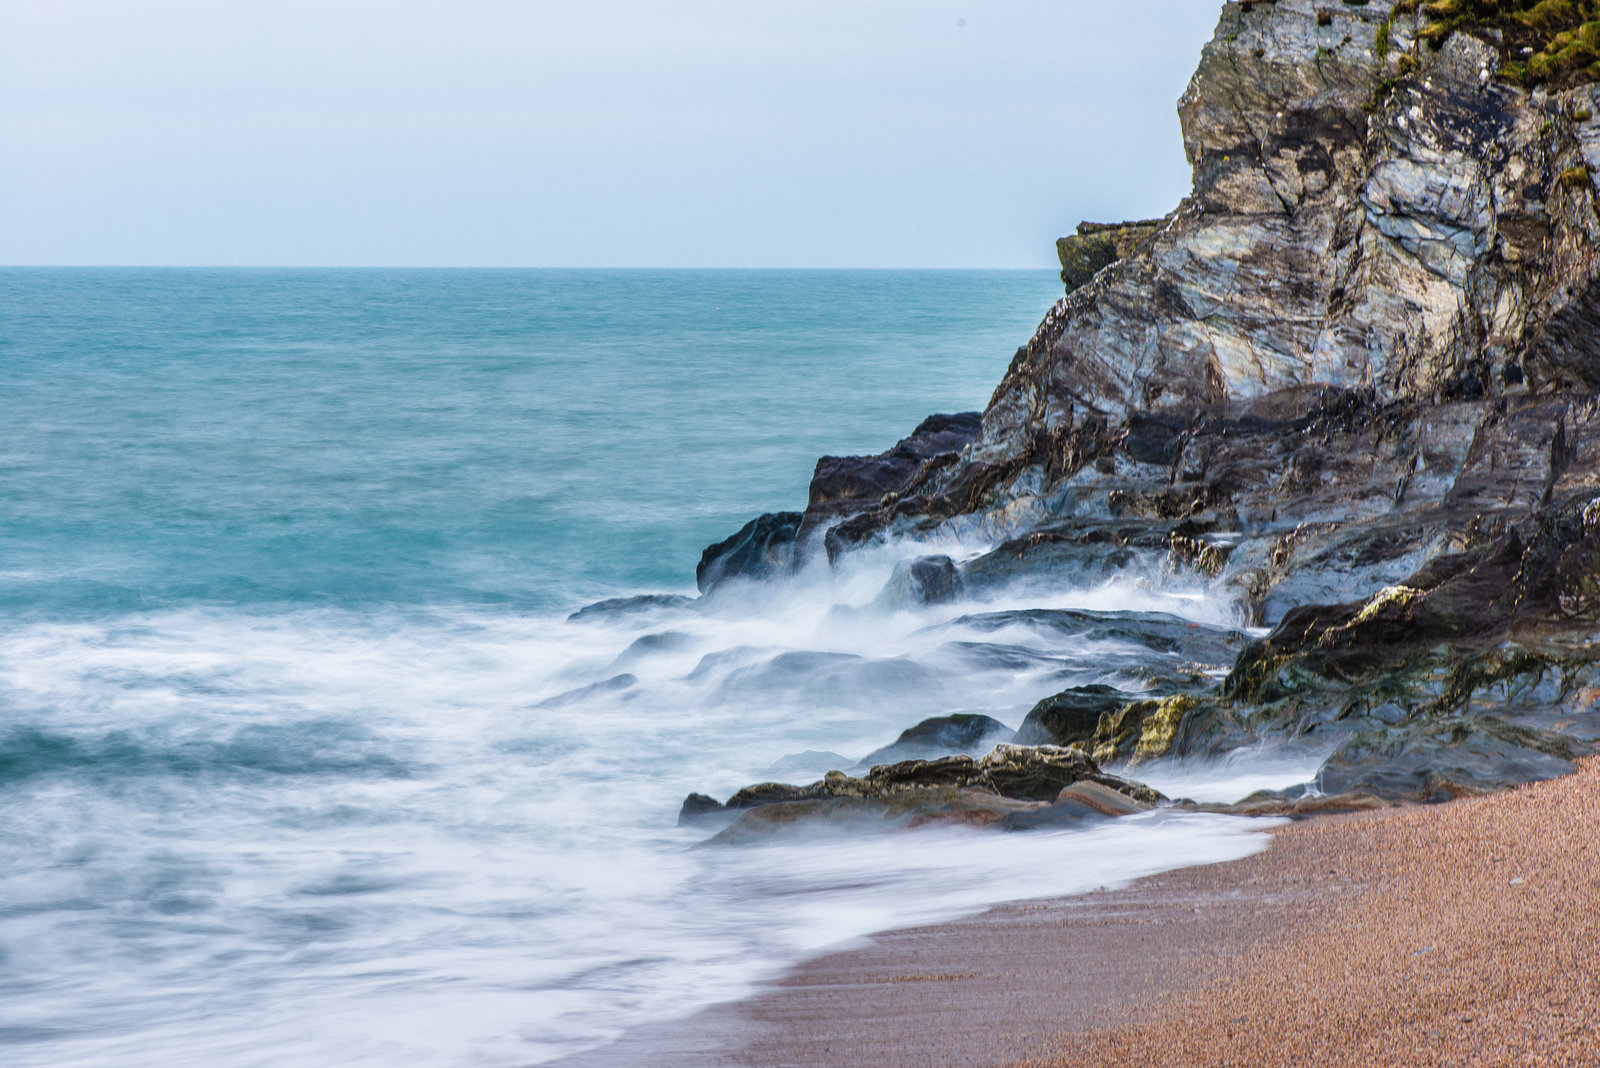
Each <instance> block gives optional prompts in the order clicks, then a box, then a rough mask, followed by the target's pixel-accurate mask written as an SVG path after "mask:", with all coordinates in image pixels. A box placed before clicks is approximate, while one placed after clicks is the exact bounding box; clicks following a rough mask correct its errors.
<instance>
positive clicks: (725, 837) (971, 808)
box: [711, 745, 1164, 844]
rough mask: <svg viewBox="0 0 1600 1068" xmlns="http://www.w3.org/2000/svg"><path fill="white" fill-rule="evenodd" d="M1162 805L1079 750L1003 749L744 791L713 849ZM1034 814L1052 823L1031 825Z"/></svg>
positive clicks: (1058, 818) (1076, 817)
mask: <svg viewBox="0 0 1600 1068" xmlns="http://www.w3.org/2000/svg"><path fill="white" fill-rule="evenodd" d="M1162 800H1164V799H1163V798H1162V796H1161V795H1160V794H1159V793H1157V792H1156V791H1154V790H1152V789H1150V788H1149V787H1147V786H1144V785H1142V784H1140V783H1136V782H1132V781H1130V780H1127V779H1122V778H1118V777H1117V776H1114V775H1108V774H1106V773H1105V772H1102V771H1100V769H1099V768H1098V767H1096V766H1095V764H1094V762H1093V761H1092V760H1090V759H1089V758H1088V757H1087V756H1085V755H1084V754H1083V753H1081V752H1079V751H1078V750H1076V749H1061V748H1057V747H1054V746H1031V747H1030V746H1012V745H1002V746H998V747H996V749H995V750H994V751H993V752H991V753H990V754H988V755H987V756H985V757H983V758H982V759H980V760H974V759H972V758H971V757H966V756H957V757H946V758H944V759H942V760H912V761H903V762H901V763H899V764H889V765H880V766H878V767H875V768H873V769H872V771H871V772H870V773H869V774H868V775H866V776H864V777H862V778H851V777H850V776H847V775H843V774H830V775H828V776H827V777H826V778H824V779H823V780H822V781H821V782H816V783H812V784H810V785H809V786H788V785H782V784H777V783H763V784H761V785H759V786H754V787H747V788H746V789H744V790H740V791H739V792H738V793H737V794H735V795H734V796H733V797H732V798H731V799H729V801H728V804H727V806H726V808H727V809H728V810H743V811H741V813H740V816H739V818H738V819H737V820H735V821H734V822H733V823H732V824H730V825H729V826H728V827H727V828H725V829H724V830H723V831H722V832H720V833H719V834H717V835H716V836H715V837H713V838H712V839H711V841H712V842H714V843H717V844H730V843H738V842H743V841H750V840H761V839H764V838H767V837H769V836H771V835H772V834H773V833H775V832H777V831H780V830H794V829H797V828H807V829H810V830H813V831H820V830H824V829H827V830H834V829H841V828H851V827H872V828H878V829H881V828H886V827H903V828H913V827H919V826H924V825H927V824H933V823H953V822H954V823H963V824H968V825H972V826H985V827H987V826H994V825H999V826H1002V827H1005V828H1007V829H1011V830H1024V829H1027V828H1029V827H1033V826H1039V827H1044V826H1064V825H1067V824H1068V823H1070V822H1074V821H1076V822H1083V821H1087V820H1091V819H1104V818H1108V817H1113V816H1118V815H1126V814H1129V813H1132V812H1138V811H1144V810H1145V809H1146V808H1148V807H1150V806H1152V805H1154V804H1156V803H1157V802H1160V801H1162ZM1035 812H1045V813H1046V815H1044V816H1043V817H1041V818H1037V819H1034V820H1033V821H1032V822H1029V821H1028V820H1027V819H1025V816H1026V814H1029V813H1035ZM1069 817H1071V818H1070V819H1069Z"/></svg>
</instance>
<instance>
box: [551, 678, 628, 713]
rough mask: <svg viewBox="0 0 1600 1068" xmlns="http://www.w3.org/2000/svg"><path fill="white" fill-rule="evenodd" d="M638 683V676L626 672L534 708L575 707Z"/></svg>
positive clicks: (555, 697)
mask: <svg viewBox="0 0 1600 1068" xmlns="http://www.w3.org/2000/svg"><path fill="white" fill-rule="evenodd" d="M638 682H639V679H638V678H637V677H636V676H634V675H630V674H628V673H626V672H624V673H623V674H621V675H613V676H611V677H610V678H609V679H606V680H605V681H604V682H596V683H591V684H590V685H588V686H579V687H578V688H577V689H573V690H568V691H566V692H565V693H558V694H556V695H555V696H554V697H547V698H545V699H544V700H543V701H540V702H538V703H537V704H535V705H534V706H533V707H534V708H565V707H566V706H567V705H575V704H579V703H581V702H583V701H587V700H588V699H589V698H591V697H599V696H602V695H604V694H611V693H617V692H619V691H621V690H626V689H630V688H631V687H633V686H635V685H637V684H638Z"/></svg>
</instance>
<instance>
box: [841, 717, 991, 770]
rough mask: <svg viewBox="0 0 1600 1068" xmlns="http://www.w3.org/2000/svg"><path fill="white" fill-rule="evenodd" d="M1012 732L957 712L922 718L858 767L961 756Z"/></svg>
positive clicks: (987, 718) (989, 719)
mask: <svg viewBox="0 0 1600 1068" xmlns="http://www.w3.org/2000/svg"><path fill="white" fill-rule="evenodd" d="M1011 735H1012V731H1011V728H1010V727H1007V726H1006V725H1005V724H1004V723H1001V722H1000V721H999V720H997V719H994V718H993V717H991V716H985V715H980V714H978V713H973V712H957V713H954V714H953V715H949V716H935V717H933V718H931V719H925V720H923V721H922V722H921V723H918V724H917V725H916V726H915V727H909V728H907V729H906V730H903V731H901V732H900V737H898V738H896V739H895V740H894V742H893V743H892V744H890V745H886V746H884V747H883V748H882V749H875V750H873V751H872V752H871V753H868V754H867V755H866V756H864V757H862V758H861V761H860V763H861V765H864V766H868V767H871V766H874V765H877V764H892V763H895V762H896V761H901V760H909V759H913V758H918V757H927V756H942V755H945V754H950V753H964V752H970V751H972V750H977V749H981V748H984V747H985V746H986V745H987V744H988V743H991V742H994V741H999V740H1004V741H1011V740H1012V738H1011Z"/></svg>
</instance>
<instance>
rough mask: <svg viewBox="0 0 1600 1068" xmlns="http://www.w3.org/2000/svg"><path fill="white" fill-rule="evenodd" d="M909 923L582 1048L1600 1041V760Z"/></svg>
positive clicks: (911, 1055)
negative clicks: (1125, 883)
mask: <svg viewBox="0 0 1600 1068" xmlns="http://www.w3.org/2000/svg"><path fill="white" fill-rule="evenodd" d="M1272 833H1273V836H1274V840H1273V845H1272V848H1271V849H1269V850H1268V851H1266V852H1264V853H1260V854H1257V855H1256V856H1253V857H1250V858H1247V859H1245V860H1240V861H1235V862H1231V863H1228V864H1219V865H1212V866H1207V867H1199V868H1191V869H1186V870H1182V871H1176V872H1170V873H1166V874H1163V875H1160V876H1155V877H1152V878H1150V879H1145V880H1141V881H1139V882H1137V883H1134V884H1132V885H1131V886H1129V887H1126V888H1123V889H1119V890H1114V891H1104V892H1099V893H1094V894H1089V895H1084V896H1081V897H1077V898H1069V899H1061V900H1051V901H1036V902H1022V903H1017V904H1013V905H1008V906H1005V907H1002V908H999V909H994V910H991V911H989V912H987V913H984V914H983V915H981V916H976V917H972V918H970V919H967V920H962V921H958V922H955V923H950V924H943V925H939V926H934V927H924V928H916V929H910V930H904V931H896V932H891V933H888V934H885V935H881V936H879V937H877V938H875V939H873V940H872V942H871V943H870V944H868V945H866V946H863V947H861V948H858V949H853V950H850V951H848V952H843V953H838V954H834V955H831V956H827V957H823V958H820V959H818V960H815V961H812V962H810V963H808V964H806V965H804V966H802V967H801V968H799V969H797V970H796V971H794V972H793V973H791V974H789V975H788V976H786V977H785V978H783V979H782V980H780V981H779V982H777V983H774V984H772V985H771V986H770V987H768V988H767V989H765V990H764V991H762V992H761V993H760V994H758V995H757V996H755V997H753V998H751V999H748V1000H746V1001H744V1002H740V1003H736V1004H732V1005H723V1006H718V1007H716V1008H714V1009H711V1010H708V1011H706V1012H703V1013H701V1014H699V1015H697V1016H695V1017H693V1018H692V1019H690V1020H687V1021H682V1022H679V1023H675V1024H670V1025H665V1026H661V1027H657V1028H651V1029H646V1030H644V1031H640V1032H636V1033H634V1034H632V1035H629V1036H628V1037H627V1038H626V1039H625V1040H624V1041H622V1042H620V1043H617V1044H615V1045H613V1046H610V1047H607V1048H606V1049H604V1050H600V1051H597V1052H595V1053H593V1054H589V1055H586V1056H583V1057H579V1058H574V1059H572V1060H570V1061H568V1062H564V1063H568V1064H572V1065H584V1066H594V1065H623V1064H644V1063H650V1064H677V1065H690V1064H698V1065H707V1066H712V1065H754V1066H763V1068H766V1066H773V1068H776V1066H787V1065H827V1064H841V1063H852V1062H870V1063H875V1064H881V1065H893V1066H900V1065H904V1066H907V1068H910V1066H913V1065H1017V1066H1019V1068H1021V1066H1026V1068H1056V1066H1067V1065H1077V1064H1128V1065H1197V1066H1198V1065H1219V1064H1248V1065H1295V1064H1307V1063H1315V1064H1319V1065H1329V1064H1331V1065H1342V1064H1349V1065H1375V1064H1394V1065H1401V1064H1405V1065H1416V1064H1428V1065H1435V1064H1437V1065H1446V1064H1459V1065H1513V1064H1516V1065H1520V1064H1574V1065H1577V1064H1593V1063H1596V1062H1597V1060H1600V940H1597V936H1600V867H1597V865H1596V850H1600V761H1593V760H1591V761H1588V762H1586V763H1584V764H1583V765H1582V767H1581V770H1580V771H1579V772H1578V773H1577V774H1575V775H1572V776H1570V777H1567V778H1565V779H1559V780H1554V781H1550V782H1545V783H1539V784H1535V785H1533V786H1529V787H1523V788H1519V789H1516V790H1513V791H1510V792H1507V793H1502V794H1496V795H1491V796H1485V797H1476V798H1466V799H1462V800H1457V801H1454V802H1451V803H1449V804H1445V805H1434V806H1414V807H1404V808H1395V809H1389V810H1383V811H1378V812H1367V813H1360V814H1354V815H1346V816H1337V815H1335V816H1323V817H1319V818H1316V819H1312V820H1307V821H1304V822H1300V823H1295V824H1292V825H1288V826H1284V827H1282V828H1279V829H1278V830H1276V831H1274V832H1272Z"/></svg>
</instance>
